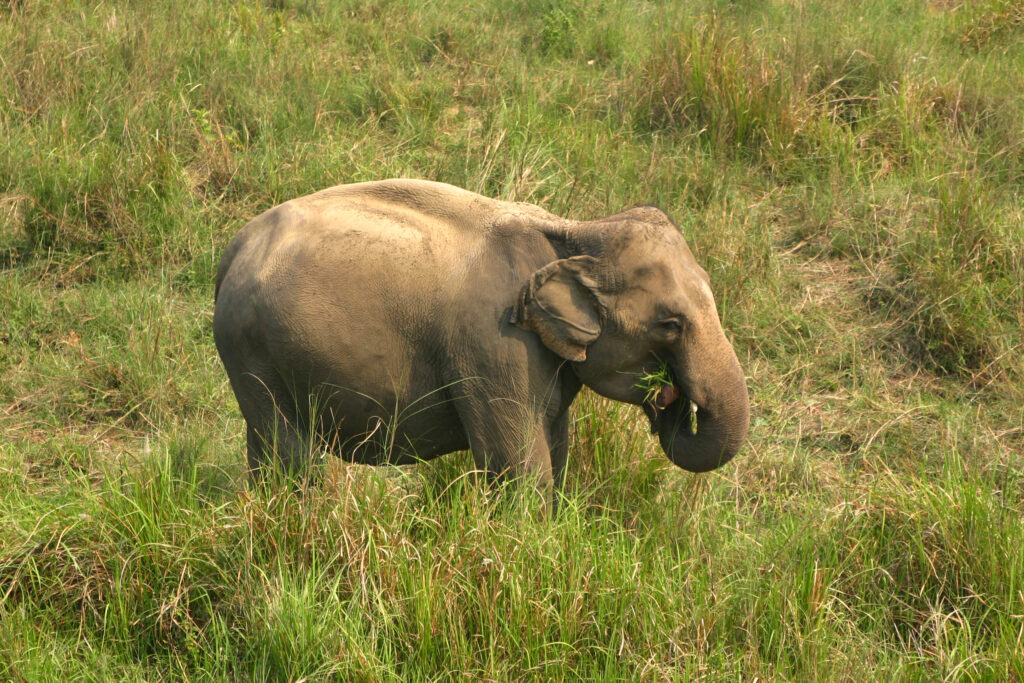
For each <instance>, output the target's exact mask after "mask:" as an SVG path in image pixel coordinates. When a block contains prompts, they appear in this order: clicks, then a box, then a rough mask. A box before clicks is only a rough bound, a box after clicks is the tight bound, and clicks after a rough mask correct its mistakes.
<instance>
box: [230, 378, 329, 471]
mask: <svg viewBox="0 0 1024 683" xmlns="http://www.w3.org/2000/svg"><path fill="white" fill-rule="evenodd" d="M246 380H247V381H246V384H247V385H252V386H247V387H246V389H249V390H250V391H249V392H237V393H236V395H238V398H239V401H238V405H239V407H240V408H241V410H242V416H243V417H244V418H245V423H246V431H245V437H246V458H247V460H248V464H249V481H250V482H251V483H254V484H262V483H264V482H266V481H267V480H268V478H269V477H270V476H272V475H273V474H280V475H282V476H284V477H287V478H289V479H298V478H302V477H305V476H306V475H307V473H308V469H309V468H308V466H309V464H310V462H311V460H312V459H313V453H314V452H315V448H314V446H313V442H312V439H311V438H310V437H309V435H308V434H307V432H308V431H309V430H307V429H304V428H303V427H302V425H301V423H300V422H299V421H298V420H297V419H296V418H297V416H298V411H297V410H296V409H295V406H294V405H291V404H290V403H289V401H290V398H281V397H288V396H289V394H288V392H284V391H280V390H275V389H279V388H275V387H272V386H271V385H270V384H269V383H268V382H266V381H264V380H260V379H258V378H256V377H255V376H253V375H248V376H247V377H246ZM256 385H258V386H256Z"/></svg>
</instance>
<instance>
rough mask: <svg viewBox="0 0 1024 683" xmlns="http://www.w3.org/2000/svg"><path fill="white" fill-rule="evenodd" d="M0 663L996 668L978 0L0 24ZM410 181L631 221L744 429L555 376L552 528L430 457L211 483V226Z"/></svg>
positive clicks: (1020, 489)
mask: <svg viewBox="0 0 1024 683" xmlns="http://www.w3.org/2000/svg"><path fill="white" fill-rule="evenodd" d="M0 46H2V48H0V310H2V314H0V433H2V437H0V679H3V680H13V681H37V680H61V681H67V680H97V681H99V680H139V681H142V680H146V681H150V680H190V681H191V680H240V681H243V680H244V681H248V680H268V681H269V680H273V681H277V680H282V681H283V680H289V681H299V680H307V681H317V680H346V681H347V680H357V681H359V680H362V681H388V680H402V681H406V680H409V681H420V680H424V681H426V680H431V681H433V680H452V679H472V680H493V681H509V680H516V681H519V680H572V679H588V680H644V681H660V680H682V681H688V680H712V681H714V680H729V681H735V680H746V681H754V680H757V681H808V680H828V681H832V680H834V681H846V680H849V681H864V680H877V681H892V680H906V681H917V680H920V681H937V680H949V681H960V680H969V681H975V680H977V681H1022V680H1024V341H1022V335H1021V329H1022V325H1024V284H1022V283H1024V208H1022V207H1024V4H1022V3H1021V2H1020V0H977V1H976V2H957V1H956V0H906V1H904V0H865V1H864V2H843V3H840V2H825V1H823V2H810V1H803V0H789V1H784V0H766V1H764V2H753V1H750V0H735V1H733V2H727V1H726V0H695V1H694V2H687V3H668V2H654V1H646V0H602V1H600V2H583V0H495V1H494V2H484V1H482V0H463V1H461V2H456V1H451V0H432V1H428V2H420V1H413V0H367V1H365V2H354V1H350V0H342V1H339V2H331V1H328V0H266V1H264V2H258V1H256V0H236V1H234V2H215V1H213V0H198V1H197V2H191V3H185V2H156V1H155V0H135V1H129V0H121V1H116V0H97V1H95V2H85V1H81V0H62V1H58V0H0ZM387 177H419V178H428V179H432V180H439V181H444V182H449V183H452V184H455V185H458V186H461V187H465V188H468V189H470V190H474V191H477V192H481V193H484V194H487V195H490V196H493V197H498V198H504V199H511V200H516V201H528V202H533V203H536V204H539V205H541V206H543V207H544V208H546V209H548V210H549V211H552V212H554V213H558V214H561V215H565V216H569V217H572V218H579V219H583V218H592V217H598V216H603V215H608V214H610V213H613V212H615V211H618V210H620V209H623V208H626V207H629V206H632V205H636V204H642V203H653V204H656V205H658V206H660V207H662V208H663V209H665V210H667V211H668V212H669V213H670V214H672V215H673V216H674V217H675V219H676V220H677V222H678V224H679V225H680V228H681V230H682V231H683V233H684V234H685V235H686V237H687V240H688V242H689V244H690V246H691V248H692V249H693V251H694V252H695V254H696V255H697V258H698V260H699V261H700V262H701V263H702V265H703V266H704V267H705V268H706V269H707V271H708V272H709V274H710V276H711V280H712V285H713V289H714V292H715V296H716V299H717V302H718V306H719V312H720V315H721V317H722V320H723V321H724V326H725V328H726V332H727V334H728V336H729V337H730V339H731V340H732V341H733V343H734V345H735V348H736V351H737V354H738V356H739V359H740V362H741V363H742V364H743V366H744V369H745V371H746V373H747V377H748V386H749V389H750V394H751V399H752V423H751V430H750V437H749V443H748V444H747V446H746V447H745V449H744V450H743V451H742V452H741V453H740V455H739V456H737V457H736V459H735V460H734V461H733V462H731V463H730V464H729V465H727V466H726V467H724V468H722V469H721V470H719V471H716V472H713V473H710V474H703V475H693V474H688V473H685V472H683V471H681V470H678V469H676V468H674V466H672V465H671V463H669V462H668V461H667V460H666V459H665V458H664V456H663V455H662V454H661V452H660V450H659V448H658V446H657V443H656V440H655V439H654V438H653V437H651V436H650V435H649V434H648V433H647V427H646V420H645V418H644V417H643V416H642V413H641V411H640V410H639V409H637V408H633V407H631V406H624V405H619V404H613V403H610V402H608V401H605V400H604V399H601V398H599V397H597V396H595V395H593V394H590V393H584V395H582V396H581V397H580V399H578V400H577V403H576V405H575V407H574V408H575V410H574V416H573V426H572V437H573V445H572V450H571V452H570V465H569V471H568V481H567V490H566V492H565V498H564V500H563V501H562V507H561V511H560V514H559V515H558V516H557V517H554V518H552V517H551V516H549V515H545V514H542V513H540V512H538V510H537V509H536V506H534V505H531V504H530V502H529V501H524V500H519V499H517V498H516V497H515V496H503V497H500V498H498V499H495V497H494V496H492V495H491V494H489V493H488V492H487V491H486V490H485V488H484V487H483V486H482V485H481V483H480V482H479V481H478V480H477V478H476V477H475V476H474V475H473V474H472V473H471V472H470V470H471V468H472V459H471V458H470V457H469V455H468V454H455V455H452V456H448V457H445V458H442V459H439V460H437V461H434V462H431V463H427V464H422V465H417V466H415V467H408V468H378V469H370V468H363V467H358V466H352V465H346V464H345V463H342V462H337V461H328V462H325V463H324V464H323V465H322V468H323V481H322V483H321V484H320V485H319V486H317V487H314V488H312V489H310V490H307V491H304V492H303V493H302V494H301V495H295V494H294V493H292V492H291V490H290V489H289V488H288V487H279V488H277V489H275V488H270V489H268V490H250V489H248V488H247V486H246V477H245V457H244V438H243V422H242V420H241V416H240V415H239V413H238V409H237V406H236V404H235V401H234V398H233V397H232V395H231V392H230V388H229V387H228V383H227V379H226V375H225V373H224V371H223V368H222V367H221V365H220V361H219V359H218V358H217V355H216V351H215V349H214V345H213V339H212V322H211V321H212V312H213V278H214V274H215V272H216V266H217V263H218V259H219V255H220V252H221V250H222V249H223V248H224V246H225V245H226V243H227V241H228V240H229V239H230V237H231V236H232V235H233V234H234V233H235V232H236V231H237V230H238V229H239V228H241V226H242V225H244V224H245V222H246V221H247V220H248V219H250V218H251V217H253V216H255V215H257V214H258V213H260V212H262V211H264V210H266V209H268V208H270V207H271V206H274V205H275V204H278V203H280V202H282V201H285V200H287V199H289V198H292V197H295V196H298V195H303V194H307V193H309V192H312V191H314V190H318V189H321V188H324V187H327V186H330V185H334V184H337V183H343V182H353V181H361V180H370V179H380V178H387Z"/></svg>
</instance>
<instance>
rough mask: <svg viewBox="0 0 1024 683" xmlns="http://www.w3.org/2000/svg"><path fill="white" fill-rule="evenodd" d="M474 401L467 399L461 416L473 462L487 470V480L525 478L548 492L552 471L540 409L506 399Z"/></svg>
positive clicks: (548, 429)
mask: <svg viewBox="0 0 1024 683" xmlns="http://www.w3.org/2000/svg"><path fill="white" fill-rule="evenodd" d="M474 403H476V402H473V401H467V404H469V405H467V406H466V408H467V409H466V410H464V411H461V412H463V413H464V415H463V418H462V419H463V424H464V426H465V430H466V434H467V436H468V437H469V445H470V449H471V450H472V452H473V461H474V463H475V464H476V467H477V469H479V470H482V471H484V472H486V473H487V480H488V482H489V483H492V484H493V483H499V482H504V481H509V480H527V481H532V483H533V484H534V485H535V486H536V487H537V488H538V489H539V490H542V491H550V490H551V488H552V485H553V484H554V479H555V474H556V471H555V469H554V468H553V467H552V461H551V443H550V442H549V435H550V428H549V425H548V424H546V422H547V420H546V419H545V415H544V412H543V411H538V410H531V409H529V408H528V407H526V408H524V407H523V406H522V405H521V404H517V402H513V401H510V400H508V399H491V400H489V401H487V402H486V403H483V404H478V405H475V406H474V405H473V404H474Z"/></svg>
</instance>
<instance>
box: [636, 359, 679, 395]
mask: <svg viewBox="0 0 1024 683" xmlns="http://www.w3.org/2000/svg"><path fill="white" fill-rule="evenodd" d="M672 383H673V380H672V371H671V370H670V369H669V367H668V363H666V362H665V361H663V360H661V359H660V358H659V359H658V364H657V366H656V367H655V368H654V369H653V370H650V371H646V370H645V371H644V372H641V373H640V374H639V375H637V379H636V385H635V386H636V387H637V388H638V389H640V390H641V391H643V392H644V403H654V402H655V400H656V399H657V398H658V393H659V392H660V391H661V388H662V387H663V386H665V385H666V384H672Z"/></svg>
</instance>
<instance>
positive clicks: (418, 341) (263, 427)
mask: <svg viewBox="0 0 1024 683" xmlns="http://www.w3.org/2000/svg"><path fill="white" fill-rule="evenodd" d="M213 328H214V336H215V339H216V343H217V350H218V352H219V353H220V356H221V359H222V360H223V362H224V366H225V368H226V369H227V373H228V377H229V379H230V381H231V387H232V389H233V390H234V393H235V396H236V398H237V399H238V404H239V406H240V408H241V411H242V415H243V417H244V418H245V421H246V424H247V449H248V463H249V471H250V474H251V476H252V477H253V478H254V479H257V480H258V479H259V478H260V475H261V473H262V468H263V467H264V466H265V465H266V464H267V463H268V462H269V461H270V459H272V458H277V459H278V460H279V461H280V462H281V463H282V464H283V465H284V466H285V467H287V468H289V470H293V471H301V470H302V469H303V467H304V465H305V460H307V459H308V458H309V457H310V453H311V452H314V450H315V449H313V450H311V448H310V439H315V441H316V443H317V444H318V448H322V449H324V450H328V451H333V452H335V453H338V454H340V455H342V456H343V457H345V458H347V459H350V460H354V461H356V462H361V463H368V464H379V463H383V462H392V463H398V464H401V463H410V462H415V461H417V460H422V459H429V458H433V457H435V456H438V455H441V454H444V453H449V452H452V451H457V450H463V449H466V448H470V449H472V452H473V458H474V460H475V463H476V466H477V467H478V468H479V469H481V470H485V471H486V472H487V473H488V476H489V477H490V478H492V479H493V478H499V477H503V476H511V477H519V476H534V477H537V478H538V479H539V481H540V483H541V485H542V486H545V487H551V486H552V485H553V486H554V487H556V488H557V487H559V486H561V483H562V480H563V476H564V469H565V463H566V455H567V452H568V437H569V405H570V404H571V403H572V401H573V398H574V397H575V396H576V394H577V392H579V390H580V388H581V386H582V385H586V386H588V387H590V388H591V389H593V390H594V391H596V392H597V393H599V394H601V395H603V396H606V397H608V398H611V399H614V400H616V401H625V402H627V403H632V404H634V405H640V406H642V407H643V410H644V411H645V413H646V414H647V417H648V418H649V419H650V421H651V430H652V432H656V433H657V434H658V436H659V439H660V441H661V446H662V448H663V449H664V451H665V453H666V454H667V455H668V457H669V458H670V459H671V460H672V462H674V463H675V464H676V465H678V466H680V467H682V468H684V469H686V470H690V471H693V472H703V471H706V470H711V469H713V468H716V467H718V466H720V465H722V464H724V463H726V462H728V461H729V460H730V459H731V458H732V457H733V456H734V455H735V454H736V452H737V451H738V450H739V449H740V447H741V446H742V444H743V442H744V440H745V438H746V435H747V428H748V422H749V404H748V398H747V388H746V384H745V381H744V375H743V370H742V369H741V367H740V364H739V361H738V360H737V358H736V354H735V352H734V351H733V348H732V346H731V345H730V344H729V341H728V340H727V339H726V336H725V333H724V332H723V330H722V326H721V323H720V322H719V318H718V313H717V311H716V309H715V302H714V298H713V297H712V293H711V288H710V286H709V279H708V275H707V273H706V272H705V271H704V270H703V269H702V268H701V267H700V266H699V265H698V264H697V262H696V260H694V256H693V254H692V253H691V252H690V249H689V247H688V246H687V245H686V242H685V241H684V240H683V237H682V235H681V234H680V232H679V230H678V228H677V227H676V226H675V225H674V224H673V222H672V221H671V219H669V217H668V216H667V215H666V214H665V213H663V212H662V211H661V210H659V209H656V208H653V207H647V206H643V207H637V208H633V209H628V210H626V211H623V212H622V213H618V214H615V215H613V216H610V217H608V218H601V219H598V220H592V221H582V222H577V221H571V220H567V219H564V218H559V217H558V216H555V215H552V214H550V213H548V212H547V211H545V210H543V209H541V208H539V207H537V206H533V205H531V204H521V203H512V202H505V201H498V200H494V199H489V198H487V197H483V196H480V195H477V194H474V193H472V192H469V191H466V190H462V189H459V188H456V187H453V186H451V185H445V184H441V183H435V182H428V181H422V180H385V181H379V182H367V183H358V184H352V185H340V186H338V187H334V188H331V189H327V190H323V191H321V192H317V193H315V194H312V195H309V196H306V197H302V198H299V199H293V200H291V201H288V202H285V203H284V204H281V205H280V206H277V207H275V208H273V209H270V210H269V211H267V212H266V213H263V214H262V215H260V216H258V217H257V218H255V219H254V220H252V221H251V222H250V223H249V224H248V225H246V226H245V227H244V228H243V229H242V230H241V231H240V232H239V233H238V234H237V235H236V236H235V237H234V239H233V240H232V241H231V242H230V244H229V245H228V247H227V249H226V250H225V252H224V254H223V257H222V260H221V262H220V268H219V271H218V273H217V285H216V308H215V313H214V320H213ZM666 364H667V366H668V369H669V370H670V373H669V374H668V375H667V377H668V380H667V381H665V380H662V381H661V382H660V383H659V384H658V385H656V386H654V387H650V386H648V387H647V388H646V389H645V388H643V387H642V386H639V384H640V383H639V382H638V378H639V377H641V376H643V375H645V374H648V375H649V374H656V373H654V371H655V370H656V369H657V368H659V367H661V368H662V369H664V366H665V365H666ZM662 376H663V377H666V375H664V374H663V375H662ZM694 409H695V411H696V428H694V424H693V423H692V421H691V420H692V416H691V410H694Z"/></svg>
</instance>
